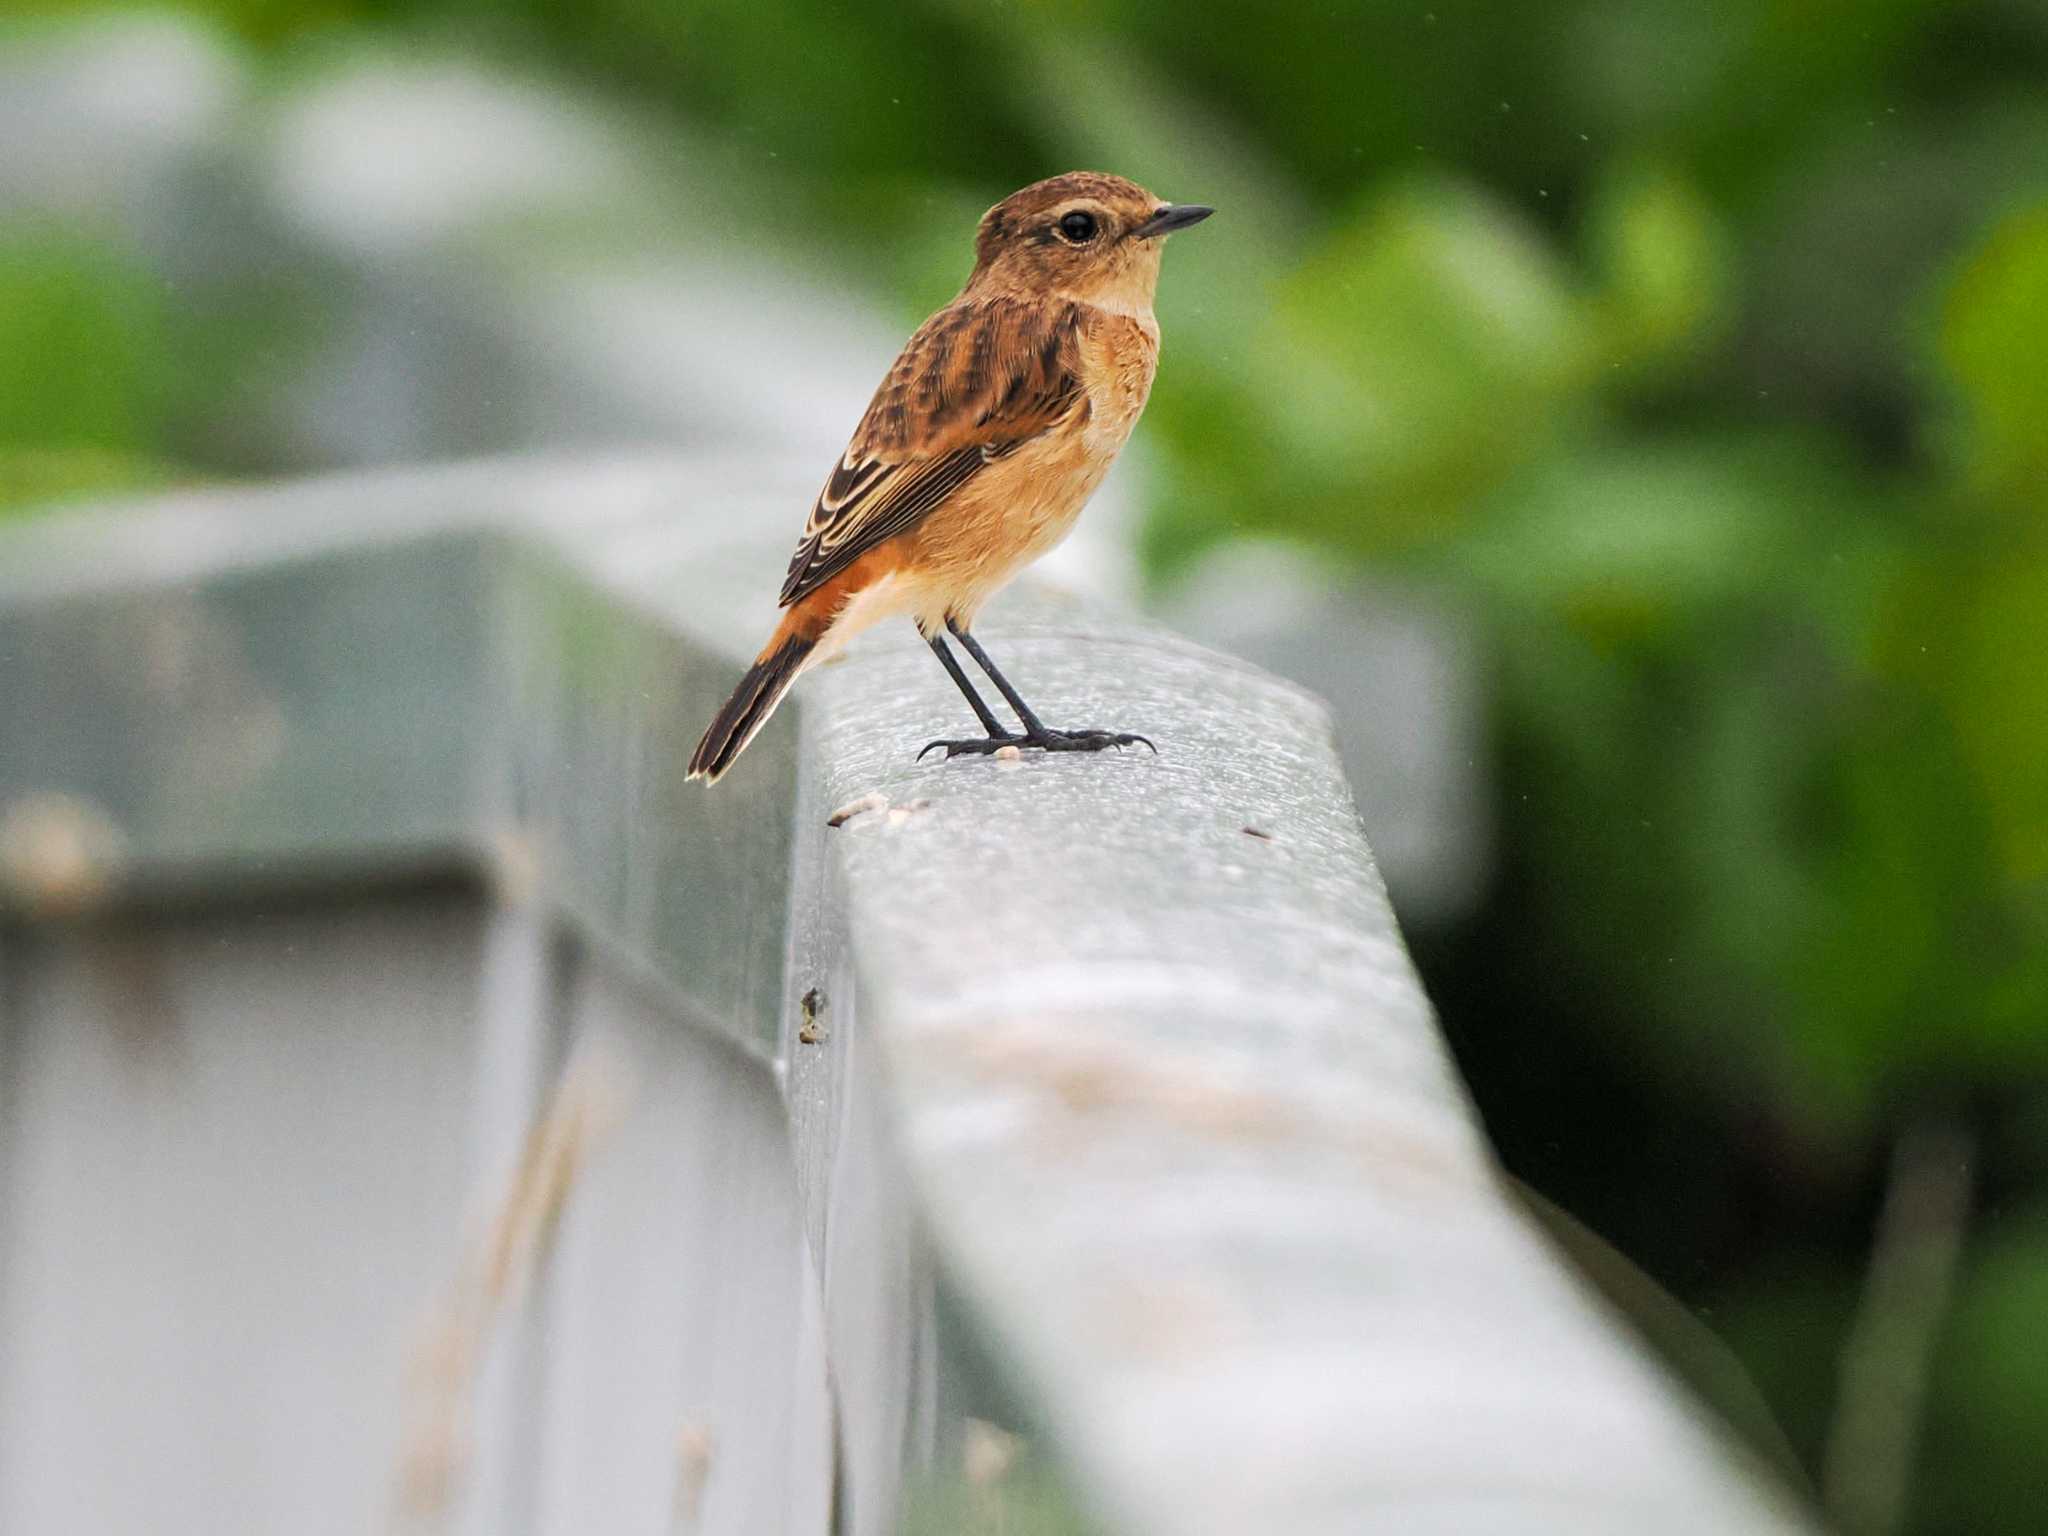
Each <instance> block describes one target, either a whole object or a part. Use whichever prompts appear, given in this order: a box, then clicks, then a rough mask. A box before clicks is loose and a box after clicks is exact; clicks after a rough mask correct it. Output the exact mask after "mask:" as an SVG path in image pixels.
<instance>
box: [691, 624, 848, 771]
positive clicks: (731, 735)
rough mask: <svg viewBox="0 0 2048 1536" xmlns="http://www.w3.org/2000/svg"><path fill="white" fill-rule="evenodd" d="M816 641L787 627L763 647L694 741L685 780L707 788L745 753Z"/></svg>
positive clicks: (795, 676) (793, 679) (779, 701)
mask: <svg viewBox="0 0 2048 1536" xmlns="http://www.w3.org/2000/svg"><path fill="white" fill-rule="evenodd" d="M817 643H818V642H817V641H816V640H812V639H806V638H805V637H804V636H803V635H802V634H799V633H795V632H793V631H792V630H791V629H790V628H789V626H788V625H785V627H784V629H783V630H782V631H781V632H779V633H777V635H776V636H775V638H774V639H773V640H770V641H769V642H768V648H767V649H766V650H764V651H763V652H762V653H761V654H760V656H759V657H758V658H757V659H756V660H755V662H754V664H753V665H752V666H751V667H749V668H748V669H747V675H746V676H745V677H743V678H741V679H740V685H739V687H737V688H735V689H733V691H732V697H731V698H729V699H727V700H726V701H725V707H724V708H723V709H721V710H719V712H718V715H717V717H716V718H715V719H713V720H712V722H711V728H710V729H709V730H708V731H706V732H705V733H704V739H703V740H702V741H700V742H698V743H697V750H696V751H695V752H694V753H693V754H691V757H690V777H691V778H693V779H703V780H704V781H705V782H706V783H711V784H715V783H717V782H718V780H719V777H720V776H721V775H722V774H723V773H724V772H725V770H726V769H728V768H730V767H731V766H732V764H733V759H734V758H736V757H738V756H739V755H740V754H741V753H742V752H744V751H746V749H747V743H748V742H750V741H752V740H753V739H754V735H755V733H756V732H758V731H759V730H760V729H761V727H762V726H764V725H766V724H767V723H768V717H769V716H770V715H772V714H774V713H775V706H776V705H778V704H780V703H781V702H782V696H783V695H784V694H785V693H787V692H789V685H790V684H791V683H793V682H795V681H796V678H797V674H798V673H799V672H801V671H803V669H804V662H805V661H806V660H808V659H809V657H810V654H811V652H812V650H813V649H815V648H816V646H817Z"/></svg>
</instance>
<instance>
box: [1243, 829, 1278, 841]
mask: <svg viewBox="0 0 2048 1536" xmlns="http://www.w3.org/2000/svg"><path fill="white" fill-rule="evenodd" d="M1238 830H1240V831H1241V832H1243V833H1244V835H1245V836H1246V837H1256V838H1257V839H1258V840H1259V841H1260V842H1262V843H1270V842H1271V841H1273V834H1272V833H1270V832H1261V831H1260V830H1259V829H1258V828H1257V827H1241V828H1239V829H1238Z"/></svg>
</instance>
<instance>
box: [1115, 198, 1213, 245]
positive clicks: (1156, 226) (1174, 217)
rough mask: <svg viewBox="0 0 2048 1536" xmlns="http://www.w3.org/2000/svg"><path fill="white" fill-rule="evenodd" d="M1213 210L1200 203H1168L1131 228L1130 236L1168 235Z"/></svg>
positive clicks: (1138, 238) (1199, 219)
mask: <svg viewBox="0 0 2048 1536" xmlns="http://www.w3.org/2000/svg"><path fill="white" fill-rule="evenodd" d="M1215 211H1216V210H1215V209H1214V208H1204V207H1203V206H1202V205H1201V204H1200V203H1168V204H1167V205H1166V206H1165V207H1164V208H1161V209H1160V210H1159V211H1158V212H1157V213H1155V214H1153V215H1152V217H1151V218H1149V219H1147V220H1146V221H1145V222H1144V223H1142V224H1140V225H1139V226H1138V227H1137V228H1136V229H1134V230H1132V231H1131V238H1132V239H1133V240H1150V239H1152V238H1153V237H1154V236H1155V235H1170V234H1172V233H1173V232H1174V231H1175V230H1176V229H1186V228H1187V227H1188V226H1189V225H1190V224H1199V223H1201V222H1202V220H1204V219H1206V218H1207V217H1209V215H1210V214H1212V213H1214V212H1215Z"/></svg>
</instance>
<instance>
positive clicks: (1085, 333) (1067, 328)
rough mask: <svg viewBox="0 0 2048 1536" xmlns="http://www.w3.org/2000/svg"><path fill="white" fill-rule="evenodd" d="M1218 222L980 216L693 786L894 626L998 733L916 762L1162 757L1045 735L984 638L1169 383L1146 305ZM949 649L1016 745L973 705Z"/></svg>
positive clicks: (1057, 185)
mask: <svg viewBox="0 0 2048 1536" xmlns="http://www.w3.org/2000/svg"><path fill="white" fill-rule="evenodd" d="M1214 211H1215V210H1214V209H1211V208H1208V207H1204V206H1203V205H1201V204H1199V203H1170V202H1166V201H1164V200H1163V199H1160V198H1157V197H1154V196H1153V195H1152V194H1151V193H1149V192H1147V191H1146V190H1145V189H1144V188H1143V187H1141V186H1139V185H1138V184H1137V183H1136V182H1132V181H1127V180H1125V179H1124V178H1123V177H1121V176H1112V175H1107V174H1104V173H1101V172H1093V171H1073V172H1069V173H1067V174H1065V175H1062V176H1054V177H1051V178H1049V179H1047V180H1045V181H1039V182H1034V183H1033V184H1032V185H1030V186H1028V187H1025V188H1024V189H1023V190H1021V191H1018V192H1013V193H1011V194H1010V196H1008V197H1006V198H1004V199H1003V200H1002V201H1001V202H999V203H997V204H996V205H995V206H994V207H993V208H990V209H989V210H988V212H987V213H985V214H983V215H982V218H981V222H980V224H979V226H978V227H977V229H976V232H975V240H974V266H973V269H972V271H971V272H970V273H969V275H968V278H967V282H966V284H965V286H964V287H962V288H961V290H960V292H959V294H958V295H957V296H956V297H955V298H954V299H953V300H952V302H951V303H949V304H947V305H946V306H945V307H944V308H942V309H940V310H939V311H938V312H937V313H936V314H934V315H933V316H932V317H931V318H930V319H929V320H927V321H925V323H924V324H923V325H921V326H919V327H918V328H917V330H916V332H915V333H914V334H913V335H912V336H911V338H910V340H909V341H908V342H907V343H906V344H905V345H904V348H903V351H902V353H901V355H900V356H898V357H897V359H896V361H895V364H894V365H893V366H892V367H891V368H890V369H889V372H888V374H887V376H886V377H884V379H883V380H882V383H881V386H880V387H879V388H878V389H877V390H876V391H875V394H874V398H873V400H872V401H870V402H869V404H868V408H867V412H866V414H865V415H863V416H862V417H861V420H860V425H859V426H858V427H856V428H855V429H854V433H853V437H852V439H851V441H850V442H848V444H847V447H846V452H845V453H844V454H843V455H842V456H841V457H840V460H839V462H838V463H837V464H836V465H834V466H833V468H832V472H831V474H830V475H829V476H828V477H827V479H826V481H825V486H824V489H823V490H822V491H820V492H819V494H818V498H817V501H816V502H815V503H814V504H813V505H812V507H811V513H810V517H809V519H808V521H807V522H806V523H805V525H804V531H803V536H802V538H801V539H800V540H799V541H798V543H797V547H796V553H795V555H794V556H793V557H792V558H791V560H790V562H789V570H788V573H787V576H786V578H785V580H784V581H783V584H782V593H781V607H782V609H783V614H782V619H781V622H780V623H779V624H778V625H777V626H776V629H775V632H774V633H773V635H771V636H770V637H769V640H768V643H767V644H766V645H765V646H763V647H762V649H761V652H760V654H759V655H758V656H757V657H756V658H755V660H754V664H753V665H752V666H751V667H749V668H748V669H747V673H746V675H745V676H744V677H743V678H741V679H740V683H739V686H738V687H737V688H735V689H734V690H733V693H732V696H731V698H729V699H728V700H726V702H725V705H724V706H723V707H722V708H721V709H720V710H719V711H718V713H717V714H716V716H714V717H713V719H712V721H711V724H710V727H709V728H708V729H707V730H706V731H705V732H704V738H703V740H702V741H700V742H699V743H698V744H697V750H696V752H695V753H694V754H693V755H692V756H691V758H690V767H689V777H690V778H692V779H702V780H706V781H708V782H713V783H715V782H716V781H717V780H718V779H719V778H720V777H721V776H722V775H724V774H725V772H726V771H727V770H728V769H730V768H731V767H732V765H733V762H734V760H735V759H737V758H738V757H739V755H740V753H741V752H743V751H744V750H745V749H746V747H747V744H748V743H749V742H751V741H752V740H753V739H754V737H755V736H756V735H757V734H758V733H759V732H760V730H761V727H762V726H764V725H766V724H767V722H768V718H769V716H770V715H772V714H773V713H774V712H775V707H776V706H777V705H778V704H779V703H781V702H782V699H783V697H784V695H785V694H787V693H788V692H789V689H790V687H791V685H792V684H794V683H795V682H796V680H797V678H798V677H799V676H800V675H801V674H802V673H803V672H804V671H805V670H806V669H807V668H809V667H812V666H815V665H816V664H817V663H819V662H821V661H824V660H825V659H827V658H828V657H830V656H832V655H834V654H835V653H836V652H838V651H839V650H840V649H841V648H842V647H843V646H844V645H845V644H846V643H847V642H848V641H849V640H851V639H852V638H853V637H854V636H855V635H856V634H858V633H860V632H861V631H862V630H864V629H866V628H868V627H869V626H870V625H872V624H875V623H877V622H879V621H880V620H883V619H886V618H891V617H896V616H901V615H908V616H909V618H910V619H911V620H912V621H913V622H914V623H915V624H916V625H917V629H918V633H919V634H920V635H921V636H922V637H923V638H924V641H925V643H926V644H927V645H929V646H930V647H931V649H932V651H933V652H934V653H935V654H936V655H937V657H938V659H939V662H940V664H941V665H942V666H944V667H945V669H946V673H947V675H948V676H949V677H951V678H952V680H953V682H954V684H955V686H957V687H958V688H959V690H960V692H961V693H962V694H963V695H964V696H965V697H966V700H967V703H968V706H969V707H970V708H971V709H972V710H973V711H974V714H975V718H976V719H977V720H978V721H979V722H980V724H981V727H982V729H983V730H984V731H986V732H987V734H986V735H985V736H978V737H967V738H961V739H957V740H941V741H934V742H930V743H928V744H927V745H926V746H925V748H924V750H923V751H922V752H920V753H919V754H918V756H919V757H920V758H922V757H924V756H925V755H926V754H927V753H930V752H934V751H938V750H940V749H943V750H944V752H945V756H946V758H948V759H951V758H954V757H960V756H970V755H987V754H991V753H994V752H997V751H1000V750H1002V749H1003V748H1006V747H1014V748H1016V749H1018V751H1019V753H1021V752H1023V751H1025V750H1036V751H1045V752H1098V751H1102V750H1103V749H1105V748H1109V747H1117V748H1123V747H1130V746H1136V745H1139V744H1141V743H1142V744H1143V745H1145V746H1147V747H1152V746H1153V744H1152V743H1151V741H1149V740H1148V739H1146V738H1145V737H1143V736H1139V735H1137V734H1135V733H1133V732H1129V731H1115V730H1103V729H1098V728H1094V727H1089V728H1085V729H1078V730H1075V729H1069V730H1055V729H1054V728H1052V727H1050V726H1048V725H1046V724H1045V723H1044V722H1043V721H1041V720H1040V719H1039V717H1038V715H1037V714H1036V713H1035V712H1034V711H1033V710H1032V709H1031V707H1030V706H1029V705H1028V704H1026V703H1025V701H1024V699H1023V696H1022V695H1021V694H1019V693H1018V691H1017V690H1016V688H1015V687H1014V686H1012V685H1011V683H1010V681H1009V680H1008V679H1007V678H1006V677H1004V676H1003V674H1002V672H1001V671H999V670H998V669H997V667H996V664H995V663H994V662H993V661H991V660H990V659H989V656H988V653H987V651H985V650H984V649H983V648H982V646H981V643H980V641H979V640H978V639H976V637H975V634H974V620H975V616H976V615H977V614H978V613H979V612H980V610H981V607H982V605H983V604H984V603H986V602H987V601H988V599H989V598H990V597H991V596H993V595H994V594H995V593H996V592H997V591H999V590H1000V589H1001V588H1002V587H1003V586H1004V585H1006V584H1007V583H1008V582H1009V581H1010V579H1011V578H1012V577H1014V576H1015V575H1016V574H1017V573H1018V572H1019V571H1020V570H1022V569H1023V568H1024V567H1025V566H1027V565H1029V564H1030V563H1031V562H1032V561H1034V560H1036V559H1038V558H1039V557H1040V556H1041V555H1044V554H1045V553H1046V552H1047V551H1049V550H1050V549H1052V547H1053V546H1054V545H1056V544H1058V543H1059V541H1060V540H1061V539H1063V538H1064V537H1065V536H1066V535H1067V533H1068V531H1069V530H1070V529H1071V528H1072V527H1073V525H1074V521H1075V519H1076V518H1077V517H1078V516H1079V515H1080V512H1081V509H1082V507H1083V506H1084V505H1085V504H1086V503H1087V501H1088V498H1089V497H1090V496H1091V495H1093V494H1094V492H1095V489H1096V487H1097V486H1099V485H1100V484H1101V483H1102V479H1103V476H1104V475H1106V474H1107V473H1108V472H1109V467H1110V465H1111V464H1112V463H1113V462H1115V459H1116V456H1117V454H1118V452H1119V451H1120V450H1121V449H1122V448H1123V446H1124V444H1125V442H1126V441H1128V440H1129V438H1130V435H1131V429H1132V428H1133V427H1134V426H1135V425H1136V424H1137V420H1138V416H1139V413H1140V412H1142V411H1143V410H1144V408H1145V401H1146V399H1147V397H1148V396H1149V395H1150V394H1151V390H1152V379H1153V374H1154V372H1155V370H1156V368H1157V365H1158V357H1159V322H1158V321H1157V319H1155V318H1154V316H1153V313H1152V299H1153V293H1154V291H1155V289H1156V288H1157V286H1158V282H1159V264H1160V254H1161V251H1162V248H1163V247H1164V245H1165V242H1166V237H1167V236H1169V235H1171V234H1172V233H1173V232H1174V231H1176V230H1182V229H1186V228H1188V227H1189V226H1191V225H1194V224H1198V223H1200V222H1201V221H1202V220H1203V219H1206V218H1208V217H1209V215H1210V214H1211V213H1213V212H1214ZM949 637H950V638H951V639H952V640H955V641H957V642H958V643H959V645H960V646H961V648H962V649H963V650H965V651H966V653H967V655H968V656H969V657H970V658H971V659H972V660H973V661H974V663H975V665H976V666H978V667H979V668H980V669H981V670H982V671H983V672H984V673H986V674H987V676H988V679H989V681H990V682H992V683H993V684H995V687H996V691H997V692H998V693H1000V694H1001V695H1002V698H1003V700H1004V702H1005V703H1007V704H1008V705H1009V706H1010V709H1011V710H1012V711H1013V712H1014V713H1015V715H1016V717H1017V725H1018V729H1016V730H1011V729H1010V728H1009V727H1007V726H1006V725H1004V723H1003V722H1002V721H1001V720H1000V719H999V718H998V717H997V715H996V713H995V711H994V710H992V709H991V708H990V707H989V705H988V704H987V703H986V702H985V701H984V700H983V698H982V696H981V694H980V693H979V692H977V691H976V689H975V686H974V684H973V682H972V681H971V680H970V679H969V677H968V674H967V672H966V670H965V669H964V668H963V667H962V666H961V664H960V659H959V658H958V657H957V656H955V655H954V654H953V651H952V649H951V647H950V646H949V645H948V644H947V640H948V638H949ZM1153 750H1154V751H1156V750H1157V748H1156V747H1153Z"/></svg>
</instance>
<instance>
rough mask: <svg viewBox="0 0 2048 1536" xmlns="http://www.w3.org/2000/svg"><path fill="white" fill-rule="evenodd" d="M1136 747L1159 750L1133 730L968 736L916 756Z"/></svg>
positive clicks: (935, 745) (927, 746)
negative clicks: (942, 750)
mask: <svg viewBox="0 0 2048 1536" xmlns="http://www.w3.org/2000/svg"><path fill="white" fill-rule="evenodd" d="M1135 746H1143V747H1147V748H1150V750H1151V751H1153V752H1154V753H1156V752H1158V750H1159V749H1158V748H1157V747H1155V746H1153V745H1152V743H1151V741H1150V740H1149V739H1148V738H1146V737H1143V736H1140V735H1138V734H1136V733H1135V732H1133V731H1099V730H1093V729H1089V730H1080V731H1054V730H1043V731H1027V732H1025V733H1024V734H1023V735H1021V736H980V737H969V738H968V739H966V740H964V741H933V742H927V743H926V744H925V747H924V751H922V752H919V753H918V754H917V755H918V757H919V758H920V759H922V758H923V757H924V756H925V754H926V753H929V752H936V751H938V750H939V748H941V747H944V748H945V749H946V756H947V757H948V758H955V757H987V756H989V755H990V754H992V753H995V752H1000V751H1001V750H1002V749H1003V748H1004V747H1016V748H1018V749H1020V750H1029V749H1033V748H1035V749H1037V750H1038V751H1040V752H1100V751H1102V750H1103V749H1104V748H1105V747H1115V748H1116V749H1117V750H1118V751H1122V750H1123V749H1124V748H1125V747H1135Z"/></svg>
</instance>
